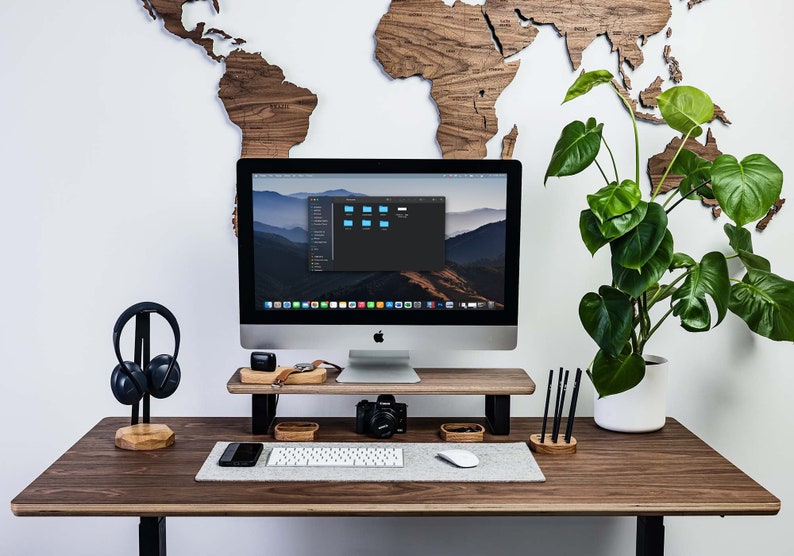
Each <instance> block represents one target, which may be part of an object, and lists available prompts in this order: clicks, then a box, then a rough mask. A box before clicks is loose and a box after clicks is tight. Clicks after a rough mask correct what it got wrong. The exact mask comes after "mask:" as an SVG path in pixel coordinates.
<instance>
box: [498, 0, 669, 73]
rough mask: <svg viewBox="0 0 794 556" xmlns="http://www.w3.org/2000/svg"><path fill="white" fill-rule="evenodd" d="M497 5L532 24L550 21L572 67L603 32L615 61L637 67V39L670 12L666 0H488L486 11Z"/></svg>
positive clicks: (659, 26)
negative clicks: (616, 56) (616, 57)
mask: <svg viewBox="0 0 794 556" xmlns="http://www.w3.org/2000/svg"><path fill="white" fill-rule="evenodd" d="M492 3H493V4H494V6H493V7H492V6H491V4H492ZM497 6H499V7H501V8H502V9H503V10H504V9H509V8H512V9H513V10H518V11H519V13H520V14H521V16H522V17H523V18H526V19H531V20H532V22H533V23H535V24H551V25H554V27H555V28H556V29H557V31H558V33H559V34H560V35H561V36H565V39H566V43H567V45H568V55H569V56H570V59H571V64H572V65H573V67H574V69H578V68H579V66H580V65H581V63H582V51H583V50H584V49H585V48H587V46H589V45H590V43H591V42H593V40H595V38H596V37H598V36H599V35H606V36H607V39H609V42H610V43H611V44H612V51H613V52H615V51H617V52H618V57H619V65H622V64H623V62H627V63H628V64H629V66H631V67H632V68H634V69H637V68H638V67H639V66H640V65H641V64H642V62H643V59H644V58H643V54H642V50H640V46H639V45H638V44H637V43H638V41H640V40H641V42H642V44H645V42H646V41H647V39H648V37H650V36H651V35H654V34H656V33H659V32H660V31H662V30H663V29H664V28H665V27H666V26H667V22H668V21H669V19H670V16H671V15H672V7H671V6H670V1H669V0H578V1H577V2H560V1H559V0H512V1H511V0H497V1H496V2H493V0H489V1H488V2H487V3H486V11H487V12H488V13H489V14H490V13H491V12H492V11H493V10H494V7H497ZM500 13H501V10H500ZM497 35H498V31H497ZM503 46H504V41H503ZM505 50H506V53H507V49H505Z"/></svg>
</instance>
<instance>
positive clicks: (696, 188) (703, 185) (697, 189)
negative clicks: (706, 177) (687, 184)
mask: <svg viewBox="0 0 794 556" xmlns="http://www.w3.org/2000/svg"><path fill="white" fill-rule="evenodd" d="M708 183H709V182H708V181H704V182H703V183H701V184H700V185H698V186H697V187H695V188H693V189H690V190H689V193H687V194H686V195H684V196H682V197H681V198H680V199H678V201H676V203H675V204H674V205H673V206H672V207H670V208H669V209H668V210H666V211H665V212H666V213H667V214H670V211H671V210H673V209H674V208H675V207H677V206H678V205H680V204H681V202H682V201H684V200H686V198H687V197H689V196H690V195H692V194H693V193H696V192H698V191H700V188H701V187H705V186H706V185H707V184H708ZM674 198H675V197H673V196H671V197H670V198H669V199H667V200H666V201H665V202H664V204H663V205H662V208H664V207H666V206H667V203H669V202H670V201H672V200H673V199H674Z"/></svg>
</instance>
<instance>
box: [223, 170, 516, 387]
mask: <svg viewBox="0 0 794 556" xmlns="http://www.w3.org/2000/svg"><path fill="white" fill-rule="evenodd" d="M237 187H238V198H237V208H238V245H239V252H238V263H239V280H240V282H239V286H240V336H241V343H242V345H243V347H245V348H248V349H267V348H271V349H315V348H342V349H350V350H365V351H363V352H362V351H356V352H352V351H351V362H350V364H349V365H348V366H347V367H346V368H345V371H344V372H343V373H342V375H340V381H362V382H392V381H395V382H399V381H412V380H413V377H411V376H410V375H403V377H402V380H400V377H395V373H404V372H406V370H405V369H406V367H408V368H410V365H408V364H407V363H406V361H405V357H406V353H405V350H442V349H512V348H514V347H515V344H516V336H517V323H518V260H519V234H520V206H521V165H520V163H519V162H518V161H511V160H508V161H504V160H371V159H241V160H240V161H239V162H238V164H237ZM395 350H399V351H395ZM359 363H360V366H361V368H360V369H357V366H358V364H359ZM370 367H371V368H372V369H374V368H376V367H378V368H379V369H380V370H381V371H383V370H384V369H387V368H390V371H389V372H387V373H383V372H381V373H380V374H378V375H376V374H375V373H372V372H369V371H370V370H371V369H369V368H370ZM398 369H399V370H398ZM349 371H350V372H349ZM359 371H361V372H364V376H363V377H362V376H359V374H358V373H359ZM390 373H391V374H390ZM354 375H355V376H354ZM414 376H415V375H414Z"/></svg>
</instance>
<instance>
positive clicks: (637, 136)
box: [609, 81, 640, 185]
mask: <svg viewBox="0 0 794 556" xmlns="http://www.w3.org/2000/svg"><path fill="white" fill-rule="evenodd" d="M609 85H610V86H611V87H612V90H613V91H615V94H616V95H618V98H619V99H620V100H621V101H622V102H623V104H624V105H625V106H626V108H627V109H628V111H629V116H631V125H632V126H633V127H634V183H636V184H637V185H639V184H640V134H639V132H638V131H637V118H636V117H634V109H633V108H632V107H631V104H629V101H627V100H626V99H625V98H623V95H621V94H620V91H618V88H617V87H616V86H615V84H614V83H612V82H611V81H610V83H609Z"/></svg>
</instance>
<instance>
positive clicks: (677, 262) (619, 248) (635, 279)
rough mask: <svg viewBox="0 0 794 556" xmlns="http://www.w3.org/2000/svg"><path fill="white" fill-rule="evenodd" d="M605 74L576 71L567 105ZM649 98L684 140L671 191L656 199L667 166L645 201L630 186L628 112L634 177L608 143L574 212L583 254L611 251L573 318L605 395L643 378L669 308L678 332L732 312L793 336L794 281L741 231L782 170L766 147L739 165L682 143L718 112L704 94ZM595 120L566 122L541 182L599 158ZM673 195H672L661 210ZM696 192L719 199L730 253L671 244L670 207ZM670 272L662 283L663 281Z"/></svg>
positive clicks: (769, 198)
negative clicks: (608, 276) (596, 179)
mask: <svg viewBox="0 0 794 556" xmlns="http://www.w3.org/2000/svg"><path fill="white" fill-rule="evenodd" d="M612 79H613V76H612V74H610V73H609V72H608V71H605V70H598V71H594V72H584V73H582V74H581V75H580V76H579V77H578V78H577V79H576V81H575V83H574V84H573V85H572V86H571V87H570V89H568V91H567V93H566V95H565V100H564V101H563V103H565V102H568V101H569V100H572V99H575V98H577V97H580V96H582V95H585V94H587V93H588V92H589V91H591V90H592V89H593V88H594V87H596V86H598V85H602V84H608V83H610V82H611V81H612ZM611 86H612V89H613V91H614V92H615V93H616V94H618V95H619V93H618V91H617V89H616V88H615V87H614V85H611ZM620 98H621V100H622V97H620ZM657 100H658V103H659V110H660V112H661V114H662V117H663V119H664V121H665V123H666V124H667V125H668V126H669V127H670V128H672V129H673V130H676V131H678V132H680V133H682V134H683V142H682V145H681V148H680V149H679V150H678V152H677V153H676V154H675V156H674V157H673V160H672V161H671V163H670V165H669V170H668V172H672V173H673V174H675V175H680V176H683V179H682V181H681V184H680V185H679V187H678V188H677V189H675V190H673V191H671V192H670V198H669V199H668V200H667V202H665V204H664V205H661V204H659V203H657V202H655V198H656V194H657V193H658V191H659V190H660V189H661V186H662V183H663V182H664V180H665V178H666V177H667V173H665V176H664V177H663V178H662V180H661V183H659V184H658V185H657V188H656V191H655V192H654V195H653V197H652V198H651V199H650V201H643V200H642V194H641V191H640V187H639V184H638V183H637V181H638V179H639V167H640V161H639V137H638V134H637V127H636V120H635V119H634V115H633V113H632V125H633V129H634V141H635V145H634V146H635V153H637V154H636V155H635V157H636V160H635V173H636V179H635V180H628V179H627V180H620V178H619V177H618V176H617V167H616V166H615V161H614V158H612V153H611V151H610V150H609V149H608V148H607V149H606V150H607V151H608V152H609V157H610V159H611V163H612V166H613V167H615V173H616V175H615V178H614V179H613V180H610V179H608V178H607V177H606V175H605V174H604V173H603V171H602V172H601V175H602V176H603V177H604V181H605V182H606V185H605V186H604V187H602V188H600V189H598V190H597V191H596V192H595V193H592V194H590V195H587V205H588V207H589V208H587V209H585V210H583V211H582V212H581V214H580V216H579V232H580V234H581V236H582V241H583V242H584V244H585V246H586V247H587V250H588V251H589V252H590V253H591V255H593V256H595V254H596V252H598V251H599V250H600V249H601V248H602V247H604V246H606V245H609V246H610V252H611V266H612V281H611V284H610V285H602V286H601V287H599V288H598V292H597V293H596V292H589V293H587V294H585V295H584V296H583V297H582V300H581V302H580V303H579V319H580V320H581V322H582V325H583V326H584V328H585V330H586V331H587V333H588V334H589V335H590V337H591V338H592V339H593V340H594V341H595V343H596V344H597V345H598V348H599V349H598V352H597V353H596V356H595V358H594V359H593V363H592V364H591V366H590V369H589V370H588V375H589V376H590V378H591V379H592V381H593V384H594V385H595V387H596V390H597V391H598V393H599V396H601V397H603V396H609V395H612V394H617V393H620V392H624V391H626V390H629V389H631V388H633V387H634V386H636V385H637V384H638V383H639V382H640V380H642V378H643V377H644V375H645V360H644V358H643V350H644V348H645V345H646V343H647V342H648V340H649V339H650V338H651V336H653V334H654V333H655V332H656V330H658V328H659V326H660V325H661V324H662V323H663V322H664V321H665V320H666V319H667V318H668V317H669V316H671V315H672V316H674V317H678V318H679V320H680V324H681V326H682V327H683V328H684V329H685V330H688V331H691V332H702V331H706V330H710V329H711V328H713V327H715V326H717V325H719V324H720V323H721V322H722V320H723V318H724V317H725V316H726V314H727V313H728V311H731V312H732V313H734V314H735V315H737V316H738V317H739V318H741V319H742V320H744V321H745V322H746V323H747V326H748V327H749V328H750V330H752V331H753V332H755V333H757V334H760V335H762V336H765V337H767V338H770V339H773V340H785V341H794V282H791V281H789V280H786V279H784V278H781V277H779V276H777V275H775V274H773V273H772V271H771V264H770V262H769V261H768V260H767V259H765V258H763V257H761V256H759V255H757V254H754V253H753V245H752V239H751V236H750V232H749V231H748V230H747V229H746V228H744V226H745V225H747V224H748V223H749V222H751V221H753V220H756V219H759V218H761V217H763V216H764V215H765V214H766V212H767V211H768V210H769V208H770V207H771V206H772V204H773V203H774V202H775V201H776V200H777V198H778V196H779V195H780V192H781V189H782V186H783V172H782V171H781V170H780V168H778V167H777V165H775V164H774V163H773V162H772V161H771V160H769V159H768V158H767V157H766V156H764V155H762V154H753V155H750V156H747V157H746V158H744V159H742V160H741V161H739V160H738V159H737V158H736V157H734V156H732V155H728V154H726V155H721V156H719V157H718V158H717V159H716V160H715V161H714V162H713V163H712V162H709V161H708V160H705V159H703V158H701V157H699V156H698V155H696V154H695V153H693V152H692V151H689V150H687V149H686V148H684V145H685V144H686V141H687V140H688V139H689V138H690V137H697V136H698V135H700V134H701V133H702V132H703V130H702V127H701V126H702V125H703V124H705V123H707V122H709V121H711V119H712V118H713V115H714V103H713V102H712V101H711V98H709V96H708V95H707V94H706V93H704V92H703V91H701V90H699V89H696V88H694V87H686V86H677V87H672V88H671V89H669V90H667V91H665V92H664V93H662V94H660V95H659V96H658V97H657ZM624 102H625V101H624ZM603 128H604V125H603V124H598V123H596V120H595V119H594V118H590V119H588V120H587V122H580V121H574V122H571V123H570V124H568V125H567V126H565V128H564V129H563V131H562V134H561V135H560V138H559V140H558V141H557V144H556V145H555V147H554V152H553V154H552V157H551V161H550V163H549V167H548V169H547V171H546V176H545V178H544V184H545V183H546V181H547V180H548V178H549V177H551V176H555V177H561V176H570V175H574V174H578V173H579V172H582V171H583V170H585V169H586V168H588V167H589V166H590V165H592V164H593V162H596V164H598V162H597V160H596V159H597V157H598V155H599V153H600V152H601V143H604V145H606V139H605V138H604V136H603ZM599 169H601V166H600V165H599ZM675 195H678V197H679V198H680V200H679V201H678V202H676V203H675V204H673V205H672V207H670V208H665V207H667V204H668V203H669V202H670V201H671V200H672V199H674V198H675ZM699 197H707V198H716V199H717V201H718V202H719V204H720V207H721V208H722V210H723V213H724V214H725V215H726V216H727V217H728V218H730V219H731V220H732V221H733V223H727V224H725V226H724V231H725V235H726V237H727V240H728V247H729V248H730V250H731V251H730V252H729V253H727V254H723V253H721V252H717V251H714V252H710V253H706V254H705V255H704V256H703V257H702V258H701V260H700V262H696V260H695V259H694V258H692V257H691V256H689V255H687V254H685V253H680V252H679V253H676V252H675V251H674V240H673V234H672V232H671V231H670V229H669V228H668V224H669V222H668V218H667V214H668V213H669V212H670V211H671V210H673V209H675V208H676V207H678V206H679V204H680V201H681V200H684V199H697V198H699ZM729 258H735V259H738V261H740V262H741V263H742V265H744V268H745V271H746V272H745V274H744V276H743V278H742V279H738V278H732V277H731V276H730V273H729V271H728V263H727V259H729ZM668 271H669V273H670V276H671V278H670V282H669V283H668V284H660V280H662V279H663V278H664V276H665V273H667V272H668ZM663 302H664V304H665V305H668V307H667V309H666V311H665V312H664V313H663V314H661V315H659V314H658V313H659V312H660V311H654V312H652V311H651V310H652V308H653V307H654V306H656V305H657V304H661V303H663ZM660 307H664V305H660Z"/></svg>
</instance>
